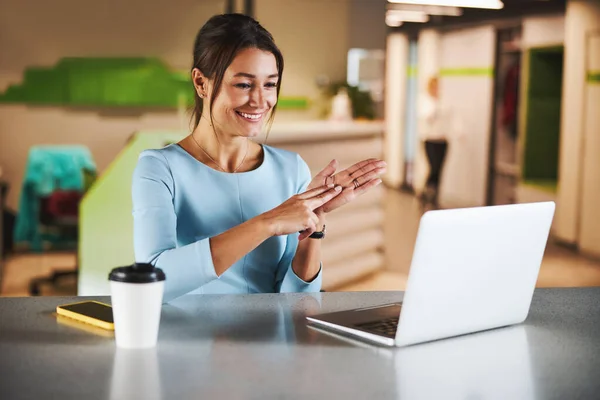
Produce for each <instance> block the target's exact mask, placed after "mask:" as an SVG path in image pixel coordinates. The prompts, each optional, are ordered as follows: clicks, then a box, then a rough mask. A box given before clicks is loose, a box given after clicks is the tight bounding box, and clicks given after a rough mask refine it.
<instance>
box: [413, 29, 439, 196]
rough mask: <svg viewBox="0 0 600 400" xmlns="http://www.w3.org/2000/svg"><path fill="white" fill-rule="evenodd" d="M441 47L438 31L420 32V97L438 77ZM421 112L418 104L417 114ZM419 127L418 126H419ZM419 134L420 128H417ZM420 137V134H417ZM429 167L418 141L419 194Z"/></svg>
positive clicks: (416, 183)
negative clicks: (434, 77) (433, 77)
mask: <svg viewBox="0 0 600 400" xmlns="http://www.w3.org/2000/svg"><path fill="white" fill-rule="evenodd" d="M440 46H441V38H440V34H439V32H438V31H436V30H433V29H425V30H422V31H421V32H419V39H418V45H417V59H418V61H417V82H418V89H417V91H418V95H417V99H418V98H420V96H423V95H424V94H425V93H427V84H428V82H429V79H430V78H431V77H432V76H436V75H438V74H439V71H440ZM418 112H419V108H418V104H417V114H418ZM417 127H418V124H417ZM417 132H418V128H417ZM417 137H418V133H417ZM428 171H429V167H428V166H427V157H426V155H425V150H424V149H423V145H422V143H421V140H420V139H417V151H416V152H415V161H414V183H413V187H414V189H415V191H416V192H417V193H421V192H422V191H423V188H424V187H425V180H426V179H427V173H428Z"/></svg>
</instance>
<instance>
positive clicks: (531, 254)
mask: <svg viewBox="0 0 600 400" xmlns="http://www.w3.org/2000/svg"><path fill="white" fill-rule="evenodd" d="M554 209H555V204H554V202H542V203H527V204H513V205H502V206H491V207H475V208H463V209H451V210H438V211H429V212H427V213H425V214H424V215H423V216H422V218H421V222H420V225H419V232H418V234H417V240H416V243H415V248H414V252H413V259H412V263H411V268H410V272H409V277H408V282H407V286H406V292H405V295H404V301H403V306H402V312H401V314H400V322H399V326H398V331H397V333H396V345H399V346H401V345H408V344H414V343H420V342H425V341H430V340H436V339H441V338H446V337H451V336H456V335H461V334H465V333H471V332H477V331H481V330H485V329H491V328H496V327H500V326H506V325H512V324H516V323H520V322H522V321H524V320H525V318H526V317H527V314H528V312H529V306H530V305H531V299H532V296H533V291H534V289H535V284H536V281H537V277H538V273H539V269H540V266H541V262H542V258H543V255H544V250H545V248H546V243H547V240H548V234H549V232H550V226H551V224H552V218H553V216H554Z"/></svg>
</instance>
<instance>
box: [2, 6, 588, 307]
mask: <svg viewBox="0 0 600 400" xmlns="http://www.w3.org/2000/svg"><path fill="white" fill-rule="evenodd" d="M223 12H240V13H245V14H248V15H251V16H253V17H255V18H256V19H257V20H258V21H259V22H260V23H261V24H262V25H263V26H264V27H265V28H266V29H267V30H269V31H270V32H271V33H272V34H273V36H274V37H275V41H276V43H277V44H278V46H279V47H280V48H281V50H282V51H283V54H284V57H285V63H286V67H285V71H284V79H283V86H282V90H281V98H280V102H279V106H278V107H279V109H278V112H277V116H276V119H275V123H274V125H273V127H272V130H271V132H270V134H269V137H268V142H267V143H268V144H270V145H273V146H277V147H281V148H286V149H290V150H293V151H296V152H298V153H300V155H301V156H302V157H303V158H304V159H305V160H306V161H307V163H308V164H309V166H310V167H311V169H312V171H313V172H315V173H316V172H318V171H319V170H320V169H322V168H323V166H325V165H326V164H327V163H328V162H329V161H330V160H331V159H332V158H336V159H338V160H339V162H340V164H341V165H340V167H341V168H344V167H347V166H349V165H351V164H353V163H355V162H357V161H359V160H361V159H364V158H367V157H381V158H384V159H385V160H386V161H387V163H388V172H387V174H386V176H385V177H384V185H380V186H379V187H378V188H377V189H376V190H374V191H372V192H371V193H369V194H367V195H365V196H363V197H361V198H360V199H359V200H357V201H355V202H353V203H352V204H350V205H348V206H346V207H344V208H342V209H340V210H337V211H335V212H334V213H332V214H331V216H330V217H329V219H328V225H327V227H328V237H327V239H326V240H325V241H324V243H323V263H324V283H323V285H324V287H323V288H324V289H325V290H328V291H347V290H403V289H404V287H405V284H406V278H407V274H408V271H409V267H410V261H411V257H412V250H413V245H414V242H415V238H416V232H417V228H418V223H419V218H420V217H421V215H422V213H423V212H424V211H426V210H428V209H432V208H455V207H470V206H484V205H497V204H511V203H523V202H531V201H544V200H553V201H556V203H557V210H556V216H555V219H554V223H553V226H552V231H551V238H550V242H549V244H548V248H547V251H546V254H545V257H544V261H543V263H542V269H541V272H540V276H539V279H538V286H539V287H549V286H597V285H600V261H599V260H600V207H598V204H600V157H599V156H598V155H599V154H600V128H599V127H600V113H599V111H600V2H598V1H595V0H503V1H500V0H480V1H477V0H406V1H396V0H394V1H387V0H169V1H166V0H155V1H152V2H147V1H141V0H129V1H126V2H123V1H117V0H106V1H104V2H92V1H75V0H56V1H52V2H39V1H33V0H2V2H0V48H1V49H2V57H0V138H1V140H0V193H1V203H0V204H1V210H2V213H1V215H0V221H1V226H2V229H1V230H0V235H1V240H0V243H1V244H2V247H1V250H2V253H1V256H0V295H2V296H28V295H40V294H41V295H75V294H79V295H99V294H108V293H109V292H108V285H107V283H108V282H107V274H108V271H109V270H110V269H112V268H113V267H115V266H119V265H126V264H130V263H131V262H133V242H132V217H131V196H130V187H131V174H132V172H133V168H134V166H135V164H136V162H137V156H138V154H139V153H140V152H141V151H142V150H144V149H147V148H159V147H162V146H164V145H166V144H168V143H172V142H175V141H178V140H179V139H181V138H182V137H184V136H185V135H186V134H188V133H189V132H190V116H189V113H188V110H189V106H190V105H191V102H192V101H193V97H192V96H193V87H192V84H191V81H190V73H189V71H190V68H191V62H192V45H193V41H194V38H195V35H196V33H197V31H198V30H199V28H200V27H201V26H202V25H203V24H204V22H205V21H206V20H207V19H208V18H210V17H211V16H212V15H214V14H219V13H223ZM261 140H262V139H261ZM432 251H435V249H432Z"/></svg>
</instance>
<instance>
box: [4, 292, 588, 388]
mask: <svg viewBox="0 0 600 400" xmlns="http://www.w3.org/2000/svg"><path fill="white" fill-rule="evenodd" d="M77 299H80V298H65V297H62V298H61V297H46V298H1V299H0V397H1V398H7V399H33V398H49V397H52V398H60V399H82V398H86V399H144V400H149V399H185V398H206V399H209V398H210V399H217V398H222V399H238V398H252V399H271V398H286V399H288V398H290V399H295V398H320V399H332V398H358V399H385V398H402V399H435V398H444V399H530V398H531V399H534V398H535V399H580V398H581V399H591V398H598V397H597V396H598V393H600V379H599V377H600V288H585V289H538V290H536V292H535V295H534V299H533V303H532V307H531V311H530V314H529V317H528V319H527V321H526V322H525V323H524V324H521V325H519V326H514V327H509V328H504V329H497V330H493V331H488V332H482V333H478V334H473V335H467V336H462V337H458V338H453V339H447V340H442V341H437V342H433V343H428V344H422V345H416V346H412V347H407V348H403V349H388V348H381V347H373V346H369V345H360V344H357V343H352V342H348V341H345V340H342V339H339V338H338V337H336V336H331V335H327V334H324V333H321V332H320V331H315V330H313V329H310V328H307V326H306V324H305V322H304V321H305V320H304V317H305V316H306V315H313V314H315V313H318V312H329V311H338V310H343V309H346V308H352V307H366V306H372V305H377V304H383V303H388V302H394V301H400V300H401V299H402V293H400V292H370V293H366V292H363V293H319V294H311V295H307V294H271V295H222V296H221V295H213V296H186V297H183V298H180V299H178V300H176V301H174V302H173V303H172V304H169V305H166V306H164V308H163V314H162V320H161V326H160V334H159V344H158V346H157V348H156V349H152V350H142V351H140V350H137V351H131V350H129V351H127V350H120V349H116V348H115V345H114V338H112V337H110V336H108V337H107V336H105V334H104V332H103V331H100V330H98V331H94V330H91V331H87V330H83V329H82V326H81V325H75V326H72V325H69V324H66V323H65V322H64V321H58V320H57V319H56V316H55V315H53V310H54V308H55V306H56V305H58V304H64V303H67V302H71V301H74V300H77ZM96 299H99V300H102V301H107V300H108V299H107V298H96Z"/></svg>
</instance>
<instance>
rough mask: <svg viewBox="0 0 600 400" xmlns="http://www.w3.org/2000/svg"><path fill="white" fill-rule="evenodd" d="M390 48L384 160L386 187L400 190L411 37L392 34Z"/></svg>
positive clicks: (387, 69) (388, 42) (388, 53)
mask: <svg viewBox="0 0 600 400" xmlns="http://www.w3.org/2000/svg"><path fill="white" fill-rule="evenodd" d="M386 48H387V49H386V66H385V111H384V112H385V137H384V159H385V161H386V162H387V164H388V166H387V173H386V174H385V175H384V176H383V180H384V182H385V184H386V185H388V186H390V187H395V188H398V187H400V185H401V184H402V180H403V178H404V125H405V114H406V76H407V66H408V37H407V36H406V34H404V33H391V34H389V35H388V37H387V46H386Z"/></svg>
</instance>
